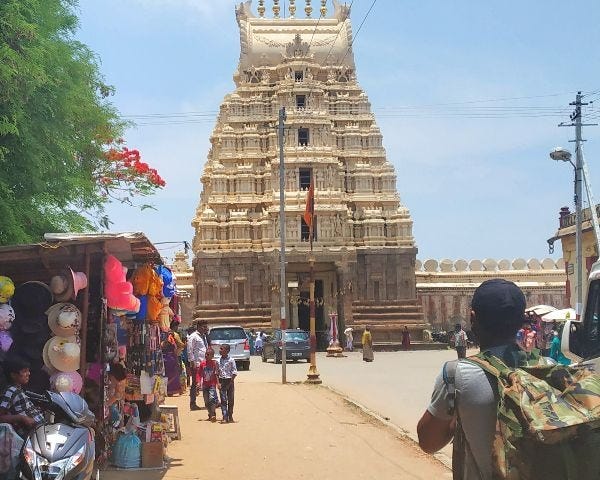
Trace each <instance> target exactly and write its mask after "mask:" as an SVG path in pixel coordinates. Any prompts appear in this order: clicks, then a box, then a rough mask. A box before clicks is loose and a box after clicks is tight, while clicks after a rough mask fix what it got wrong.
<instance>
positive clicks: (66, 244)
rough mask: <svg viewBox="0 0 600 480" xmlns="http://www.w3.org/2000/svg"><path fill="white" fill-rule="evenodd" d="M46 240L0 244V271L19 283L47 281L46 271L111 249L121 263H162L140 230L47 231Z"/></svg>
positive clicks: (79, 263)
mask: <svg viewBox="0 0 600 480" xmlns="http://www.w3.org/2000/svg"><path fill="white" fill-rule="evenodd" d="M44 238H45V241H44V242H40V243H33V244H26V245H9V246H4V247H0V275H6V276H8V277H10V278H12V280H13V281H14V282H15V284H19V283H22V282H25V281H29V280H40V281H48V279H49V277H48V273H50V272H56V271H58V270H60V269H61V268H62V267H64V266H65V265H69V266H70V267H71V268H72V269H73V270H82V269H83V263H82V262H83V260H84V258H85V253H89V254H90V255H92V256H94V255H98V254H104V253H110V254H112V255H114V256H115V257H117V258H118V259H119V260H120V261H121V262H122V263H123V264H124V265H128V266H130V267H131V266H135V264H137V263H145V262H152V263H156V264H162V263H163V260H162V258H161V256H160V253H159V252H158V250H157V249H156V247H155V246H154V245H153V244H152V242H150V240H148V238H147V237H146V235H144V234H143V233H141V232H133V233H47V234H46V235H44Z"/></svg>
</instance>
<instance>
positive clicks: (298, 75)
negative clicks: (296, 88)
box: [294, 70, 304, 82]
mask: <svg viewBox="0 0 600 480" xmlns="http://www.w3.org/2000/svg"><path fill="white" fill-rule="evenodd" d="M294 80H296V81H297V82H302V81H303V80H304V72H303V71H302V70H296V71H295V72H294Z"/></svg>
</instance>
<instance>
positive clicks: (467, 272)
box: [173, 237, 591, 331]
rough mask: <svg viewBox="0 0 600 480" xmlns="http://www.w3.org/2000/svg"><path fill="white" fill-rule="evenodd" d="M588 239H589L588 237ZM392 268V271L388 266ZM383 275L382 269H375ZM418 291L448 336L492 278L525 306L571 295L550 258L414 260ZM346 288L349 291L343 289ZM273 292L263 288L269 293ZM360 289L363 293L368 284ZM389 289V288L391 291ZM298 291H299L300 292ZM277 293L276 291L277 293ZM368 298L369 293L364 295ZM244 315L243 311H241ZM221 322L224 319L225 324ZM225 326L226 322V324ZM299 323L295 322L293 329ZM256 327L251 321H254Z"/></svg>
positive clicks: (187, 278)
mask: <svg viewBox="0 0 600 480" xmlns="http://www.w3.org/2000/svg"><path fill="white" fill-rule="evenodd" d="M590 238H591V237H590ZM176 258H177V260H176V262H175V263H174V265H173V269H174V272H175V274H176V276H177V287H178V291H179V290H180V291H182V292H184V293H183V294H182V297H183V298H182V302H181V303H182V318H183V323H184V325H189V324H190V323H191V322H192V320H193V318H194V312H195V305H196V303H197V301H198V299H201V296H200V295H197V294H196V291H195V284H196V282H195V280H194V279H193V270H192V268H191V267H190V266H189V264H188V262H187V257H186V256H185V255H184V254H183V252H180V253H178V254H177V255H176ZM390 269H392V267H390ZM379 270H380V271H383V270H384V269H383V268H380V269H379ZM415 276H416V288H417V293H416V295H417V298H418V302H419V306H420V308H421V309H422V312H423V315H424V318H425V321H426V322H427V323H429V324H430V325H431V328H432V330H433V331H442V330H445V331H448V330H449V329H451V328H453V327H454V325H455V324H456V323H461V324H462V325H463V326H466V327H468V326H469V314H470V303H471V298H472V296H473V291H474V290H475V288H477V286H479V284H481V282H483V281H485V280H488V279H490V278H504V279H507V280H510V281H512V282H515V283H516V284H517V285H518V286H519V287H520V288H521V289H522V290H523V291H524V293H525V296H526V298H527V305H528V306H533V305H552V306H554V307H556V308H565V307H568V306H569V295H568V294H569V292H568V290H567V288H566V286H567V274H566V272H565V262H564V261H563V260H562V259H559V260H557V261H555V260H552V259H550V258H546V259H543V260H538V259H530V260H529V261H526V260H525V259H521V258H518V259H514V260H512V261H510V260H506V259H504V260H499V261H497V260H494V259H485V260H471V261H469V262H467V261H466V260H462V259H459V260H449V259H443V260H439V261H438V260H433V259H428V260H425V261H421V260H417V261H416V265H415ZM347 287H350V286H349V285H347ZM271 288H272V287H269V288H267V289H266V291H267V294H269V292H270V290H271ZM360 288H366V289H368V288H367V287H366V283H365V285H364V286H362V287H360ZM390 288H393V287H390ZM300 289H301V287H300ZM275 290H276V289H275ZM370 290H371V292H370V294H371V295H374V294H375V293H376V292H375V289H374V288H373V286H371V287H370ZM336 293H337V296H336V295H335V294H334V299H333V300H332V301H330V302H329V305H328V306H332V305H335V304H338V305H339V303H342V304H343V300H341V301H340V302H338V301H337V300H336V298H337V297H341V298H344V297H345V294H342V293H343V292H336ZM367 295H369V293H367ZM291 298H292V299H294V300H292V301H291V302H290V303H291V306H292V311H294V306H295V305H299V308H300V309H302V308H306V305H302V301H303V299H300V298H299V297H298V296H293V297H291ZM231 306H232V308H234V310H235V311H237V310H239V309H240V308H241V306H240V305H235V304H234V303H232V304H231ZM241 310H242V311H243V310H244V309H243V308H241ZM269 313H270V310H269V309H268V308H267V309H266V313H265V318H266V319H265V318H263V319H261V320H259V321H258V322H257V323H252V325H254V326H260V325H264V324H265V323H266V322H267V321H268V314H269ZM376 319H377V316H376V315H374V316H371V312H366V313H365V314H364V315H363V317H362V320H363V321H364V323H369V324H370V323H372V322H374V321H376ZM223 321H225V319H223ZM227 321H229V319H227ZM231 321H235V322H238V321H239V319H238V318H232V319H231ZM296 321H297V318H296V319H294V320H293V322H294V323H293V324H294V325H296V323H295V322H296ZM254 322H255V321H254Z"/></svg>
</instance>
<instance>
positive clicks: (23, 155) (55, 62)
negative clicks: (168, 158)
mask: <svg viewBox="0 0 600 480" xmlns="http://www.w3.org/2000/svg"><path fill="white" fill-rule="evenodd" d="M76 6H77V1H76V0H1V1H0V244H13V243H24V242H31V241H39V240H40V239H41V236H42V235H43V234H44V233H45V232H52V231H59V232H60V231H82V230H89V229H93V228H95V227H97V226H98V225H100V224H106V223H107V218H106V216H105V214H104V206H105V205H106V203H107V202H108V201H110V200H111V199H112V198H115V197H116V198H119V199H121V200H122V201H124V202H129V203H130V198H131V197H132V196H134V195H136V194H141V195H148V194H151V193H153V192H154V190H155V189H156V188H161V187H162V186H163V185H164V182H163V181H162V179H160V177H158V174H157V173H156V171H155V170H152V169H149V168H145V167H144V168H142V169H140V168H139V163H140V162H139V155H138V159H137V163H136V164H135V165H136V166H137V167H138V168H136V169H133V168H132V164H131V163H129V165H127V164H124V163H123V158H124V157H126V156H127V155H118V154H116V153H115V152H117V153H118V152H122V151H123V149H122V147H121V146H120V145H119V144H120V143H121V142H120V141H118V140H114V139H119V138H120V137H121V135H122V133H123V131H124V129H125V127H126V123H125V122H124V121H123V120H122V119H121V118H120V116H119V114H118V112H117V111H116V110H115V108H114V107H113V106H112V105H111V104H110V102H109V101H108V100H107V97H109V96H110V95H111V94H112V88H111V87H110V86H108V85H106V84H105V83H104V81H103V78H102V76H101V74H100V69H99V66H98V62H97V59H96V56H95V55H94V53H93V52H92V51H91V50H90V49H89V48H88V47H86V46H85V45H83V44H82V43H80V42H78V41H77V40H75V38H74V34H75V31H76V29H77V22H78V19H77V16H76V15H75V13H74V9H75V8H76ZM143 165H145V164H143ZM146 167H147V166H146ZM148 170H151V172H150V174H151V176H150V175H149V173H148ZM123 172H125V173H123Z"/></svg>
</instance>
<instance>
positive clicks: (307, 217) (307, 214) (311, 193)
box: [304, 178, 315, 239]
mask: <svg viewBox="0 0 600 480" xmlns="http://www.w3.org/2000/svg"><path fill="white" fill-rule="evenodd" d="M314 216H315V184H314V182H313V179H312V178H311V179H310V187H309V189H308V196H307V197H306V208H305V209H304V221H305V222H306V224H307V225H308V228H309V229H310V230H309V231H310V237H309V238H311V239H312V231H313V218H314Z"/></svg>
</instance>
